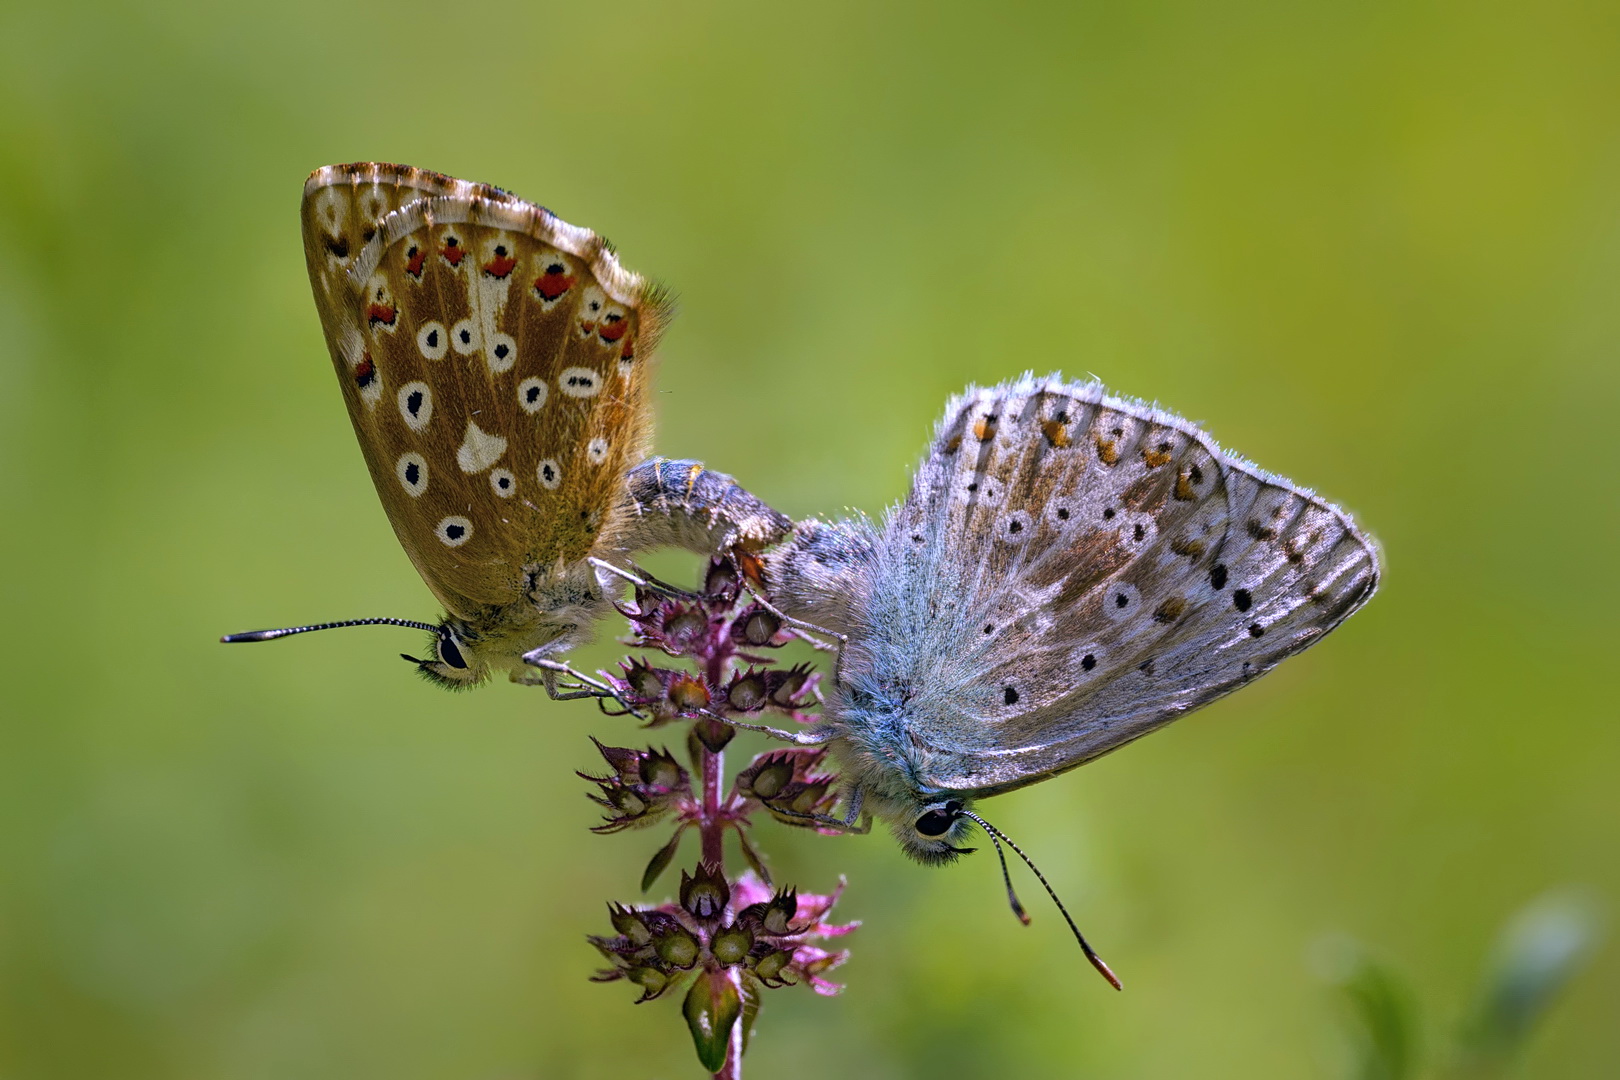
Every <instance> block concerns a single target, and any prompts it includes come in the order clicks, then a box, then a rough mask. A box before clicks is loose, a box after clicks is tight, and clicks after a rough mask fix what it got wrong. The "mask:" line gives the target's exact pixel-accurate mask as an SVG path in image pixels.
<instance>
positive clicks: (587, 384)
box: [557, 367, 602, 398]
mask: <svg viewBox="0 0 1620 1080" xmlns="http://www.w3.org/2000/svg"><path fill="white" fill-rule="evenodd" d="M557 388H558V389H559V390H561V391H562V392H563V393H565V394H567V395H568V396H569V397H571V398H588V397H595V396H596V395H597V394H600V393H601V392H602V377H601V376H600V375H598V374H597V373H596V372H594V371H592V370H591V369H590V368H585V367H570V368H563V371H562V374H561V375H559V376H557Z"/></svg>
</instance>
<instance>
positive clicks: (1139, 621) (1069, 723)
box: [867, 378, 1378, 794]
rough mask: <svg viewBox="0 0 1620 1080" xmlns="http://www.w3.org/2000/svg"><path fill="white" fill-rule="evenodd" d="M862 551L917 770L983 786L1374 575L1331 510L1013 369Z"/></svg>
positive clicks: (1334, 603) (967, 416)
mask: <svg viewBox="0 0 1620 1080" xmlns="http://www.w3.org/2000/svg"><path fill="white" fill-rule="evenodd" d="M879 560H880V562H879V569H878V571H877V572H876V573H875V574H873V575H872V576H871V579H870V580H871V582H872V584H873V589H872V597H871V604H870V607H869V610H868V612H867V614H868V622H869V624H871V625H876V624H878V623H881V622H883V621H888V623H889V624H890V625H891V626H894V627H899V626H908V625H909V626H911V627H914V628H915V631H914V634H913V636H912V637H911V644H910V645H908V646H905V647H895V646H891V645H887V644H886V645H885V646H883V647H882V648H881V649H880V650H879V652H880V655H879V661H880V663H879V666H880V668H883V667H887V668H893V669H895V670H899V671H902V672H904V677H905V678H906V679H907V680H909V684H910V688H909V694H910V701H909V705H908V709H907V714H908V723H907V735H908V737H909V740H910V742H911V744H912V748H913V753H912V755H911V756H912V757H913V759H914V761H915V763H916V771H917V777H918V779H919V780H920V781H921V782H922V783H923V784H924V785H927V786H931V787H936V788H940V789H945V790H952V791H967V792H977V793H983V794H988V793H992V792H995V791H1004V790H1009V789H1011V788H1015V787H1018V786H1021V785H1023V784H1027V783H1032V782H1034V781H1036V780H1039V779H1042V778H1044V777H1047V776H1050V775H1052V774H1054V773H1057V772H1061V771H1063V770H1064V769H1068V768H1072V767H1074V766H1076V765H1079V764H1082V763H1084V762H1086V761H1089V760H1091V759H1092V758H1095V757H1097V756H1099V755H1101V754H1104V753H1107V752H1108V751H1110V750H1113V749H1117V748H1118V747H1120V746H1122V745H1124V744H1125V743H1127V742H1129V741H1131V740H1132V739H1136V738H1139V737H1140V736H1142V735H1144V734H1146V733H1147V732H1149V731H1152V730H1154V729H1155V728H1157V727H1160V726H1162V725H1164V724H1166V723H1169V722H1170V721H1171V720H1174V719H1176V718H1177V717H1178V716H1181V715H1182V714H1184V713H1186V712H1188V711H1190V710H1192V709H1194V708H1197V707H1199V706H1200V705H1205V704H1208V703H1209V702H1210V701H1213V700H1215V699H1216V698H1218V697H1220V696H1222V695H1223V694H1226V693H1229V692H1231V691H1232V690H1234V689H1236V688H1237V687H1239V686H1241V685H1243V684H1244V683H1245V682H1248V681H1249V680H1251V679H1254V678H1256V677H1258V676H1260V675H1262V674H1264V673H1265V672H1266V671H1269V670H1270V669H1271V668H1272V667H1273V666H1275V665H1276V664H1277V663H1278V662H1279V661H1280V660H1282V659H1284V658H1285V657H1288V656H1291V655H1293V654H1294V653H1297V652H1299V651H1301V650H1302V649H1304V648H1306V647H1308V646H1309V645H1311V644H1312V643H1314V642H1315V641H1317V640H1319V639H1320V638H1321V636H1322V635H1323V634H1325V633H1327V632H1328V631H1329V630H1331V629H1332V628H1333V627H1335V626H1337V625H1338V624H1339V623H1340V622H1341V621H1343V620H1344V619H1345V618H1346V617H1348V616H1349V615H1350V614H1351V613H1352V612H1354V611H1355V610H1356V609H1357V608H1358V607H1360V606H1361V605H1362V604H1363V603H1365V602H1366V600H1367V598H1368V597H1369V596H1370V595H1371V594H1372V591H1373V589H1374V587H1375V585H1376V582H1377V574H1378V565H1377V556H1376V552H1375V549H1374V547H1373V545H1372V543H1371V541H1370V540H1369V539H1368V538H1367V537H1366V536H1364V535H1363V534H1362V533H1360V532H1359V531H1358V530H1357V529H1356V527H1355V525H1354V524H1353V523H1352V522H1351V521H1350V519H1349V518H1348V516H1346V515H1345V514H1344V512H1343V511H1341V510H1339V509H1338V508H1336V507H1334V506H1332V505H1331V504H1329V503H1327V502H1325V501H1323V500H1322V499H1320V498H1318V497H1317V496H1315V495H1313V494H1311V493H1310V492H1308V491H1304V490H1302V489H1300V488H1297V487H1295V486H1294V485H1292V484H1290V483H1288V482H1287V481H1285V480H1282V479H1280V478H1278V477H1274V476H1271V475H1269V474H1266V473H1264V472H1262V471H1260V470H1259V469H1257V468H1255V467H1254V466H1252V465H1249V464H1248V463H1246V462H1244V461H1242V460H1240V459H1238V458H1235V457H1233V456H1231V455H1228V454H1225V453H1223V452H1222V451H1221V450H1220V449H1219V448H1218V447H1217V446H1215V444H1214V443H1213V442H1212V441H1211V440H1210V439H1209V438H1208V436H1206V435H1205V434H1204V433H1203V432H1202V431H1200V430H1199V429H1198V428H1197V427H1195V426H1193V425H1192V424H1190V423H1188V422H1187V421H1185V420H1182V419H1181V418H1179V417H1176V416H1172V415H1170V414H1168V413H1164V412H1161V411H1158V410H1156V409H1152V408H1150V407H1148V406H1145V405H1142V404H1140V403H1137V402H1132V401H1126V400H1122V399H1117V398H1112V397H1109V396H1107V395H1106V393H1105V392H1104V391H1103V390H1102V388H1101V387H1098V386H1095V385H1082V384H1073V383H1062V382H1058V381H1052V380H1048V381H1043V382H1037V381H1034V380H1030V379H1027V378H1026V379H1025V380H1023V381H1021V382H1019V383H1015V384H1007V385H1003V386H999V387H996V388H993V389H990V390H977V391H970V392H969V393H968V394H966V395H964V396H963V397H961V398H959V399H957V400H956V401H954V402H953V403H952V404H951V406H950V407H949V408H948V410H947V413H946V417H945V419H944V420H943V421H942V423H941V425H940V428H939V431H938V434H937V436H936V440H935V444H934V446H933V448H932V450H931V452H930V454H929V456H928V458H927V460H926V461H925V462H924V465H923V467H922V468H921V469H920V470H919V472H918V475H917V478H916V481H915V484H914V486H913V489H912V492H911V495H910V497H909V498H908V499H907V500H906V502H905V504H904V505H903V506H902V507H900V508H899V509H898V510H897V511H896V512H895V514H894V515H893V516H892V517H891V519H890V521H889V522H888V524H887V526H886V528H885V531H884V535H883V540H882V543H881V544H880V551H879ZM908 582H909V583H911V584H910V585H909V586H908V585H907V584H906V583H908ZM919 582H920V583H924V584H923V587H921V588H918V587H916V583H919ZM891 583H892V584H891ZM883 637H884V638H885V639H886V640H887V639H892V640H894V641H895V642H896V643H898V642H899V641H900V640H902V639H901V638H900V637H898V636H896V635H895V634H893V633H892V632H891V633H887V634H885V635H883Z"/></svg>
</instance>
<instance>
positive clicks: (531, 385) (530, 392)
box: [517, 375, 551, 413]
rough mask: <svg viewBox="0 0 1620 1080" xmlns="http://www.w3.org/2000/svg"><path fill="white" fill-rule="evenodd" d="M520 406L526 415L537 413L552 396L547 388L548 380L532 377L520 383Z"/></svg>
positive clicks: (518, 390) (536, 376) (518, 391)
mask: <svg viewBox="0 0 1620 1080" xmlns="http://www.w3.org/2000/svg"><path fill="white" fill-rule="evenodd" d="M517 395H518V406H519V407H520V408H522V410H523V411H524V412H526V413H537V412H539V411H540V410H541V408H543V407H544V406H545V404H546V398H547V397H549V396H550V395H551V391H550V389H549V388H548V387H547V386H546V380H544V379H542V378H541V377H540V376H538V375H530V376H529V377H528V378H527V379H524V380H523V381H522V382H520V383H518V388H517Z"/></svg>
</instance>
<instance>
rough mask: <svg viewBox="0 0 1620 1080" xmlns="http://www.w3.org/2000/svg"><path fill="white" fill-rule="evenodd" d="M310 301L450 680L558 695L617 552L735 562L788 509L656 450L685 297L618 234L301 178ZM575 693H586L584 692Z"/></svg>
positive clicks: (428, 669) (521, 205) (345, 176)
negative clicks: (658, 279)
mask: <svg viewBox="0 0 1620 1080" xmlns="http://www.w3.org/2000/svg"><path fill="white" fill-rule="evenodd" d="M301 219H302V223H303V237H304V256H305V261H306V263H307V265H308V270H309V279H310V284H311V286H312V287H313V289H314V294H315V308H316V311H317V313H318V314H319V315H320V320H321V328H322V330H323V331H324V333H325V336H326V344H327V348H328V350H329V351H330V353H331V356H332V363H333V366H334V368H335V370H336V372H337V377H338V385H339V387H340V389H341V391H342V394H343V400H344V404H345V405H346V406H347V407H348V412H349V419H350V420H351V421H352V422H353V424H354V432H355V436H356V438H357V439H358V440H359V443H360V449H361V452H362V455H363V456H364V458H365V461H366V466H367V468H368V470H369V471H370V473H371V478H372V481H373V482H374V484H375V485H376V489H377V495H378V497H379V498H380V499H381V501H382V504H383V508H384V510H386V511H387V513H388V520H389V522H390V523H391V524H392V525H393V527H394V532H395V534H396V535H397V536H398V537H399V541H400V544H401V545H402V546H403V547H404V549H405V552H406V554H407V555H409V556H410V559H411V562H412V563H414V564H415V565H416V569H417V571H418V572H419V573H420V574H421V575H422V579H423V581H424V582H426V583H427V585H428V587H429V588H430V589H431V590H432V591H433V593H434V595H435V596H437V597H438V599H439V601H440V603H442V604H443V605H444V608H445V611H446V614H445V616H444V617H443V618H442V619H441V620H440V621H439V622H438V623H436V624H434V623H423V622H416V621H413V620H409V619H354V620H348V621H345V622H340V623H324V624H321V625H318V626H298V627H290V628H287V629H283V630H261V631H255V632H253V633H247V634H232V635H230V636H228V637H226V638H225V640H226V641H268V640H272V639H275V638H281V637H287V636H289V635H292V634H300V633H305V632H307V631H310V630H325V629H331V628H334V627H338V626H356V625H373V624H379V623H382V624H390V625H397V626H409V627H415V628H417V629H422V630H427V631H430V632H431V633H432V635H433V637H432V649H433V653H432V655H430V656H429V657H428V658H426V659H417V658H415V657H411V656H406V657H405V659H407V660H410V661H411V662H412V663H414V664H415V665H416V666H417V669H418V670H419V671H420V672H421V674H422V675H424V676H425V677H427V678H428V679H429V680H430V681H432V682H435V683H437V684H439V685H441V686H445V687H448V688H451V689H457V688H461V687H467V686H472V685H476V684H477V683H480V682H482V681H484V680H485V679H487V678H488V677H490V676H491V675H492V674H496V673H499V672H506V673H507V674H508V675H509V676H510V677H511V678H512V679H513V680H515V681H524V682H526V681H531V672H533V671H534V669H536V668H538V669H540V671H541V674H540V675H539V676H538V678H539V680H540V681H542V682H543V683H544V685H545V687H546V689H547V690H548V691H550V692H551V693H552V695H553V696H559V695H558V692H557V684H556V676H557V675H558V674H559V673H567V674H570V675H572V676H574V677H575V678H577V679H578V680H579V681H580V684H581V685H582V686H588V687H590V688H591V689H589V690H586V691H585V693H586V694H590V695H593V696H595V695H600V694H601V693H602V691H603V687H602V684H600V683H598V682H596V681H595V680H592V679H590V678H589V677H587V676H584V675H581V674H580V673H579V672H576V671H574V670H573V669H571V668H569V667H567V666H566V665H565V664H563V663H561V662H560V661H559V660H558V659H556V658H557V657H558V656H559V655H561V654H562V653H563V652H565V651H566V650H567V649H569V648H571V647H573V646H575V645H578V644H579V643H581V642H582V641H584V640H585V639H586V638H587V637H588V636H589V634H590V632H591V627H592V624H593V622H594V621H595V620H596V618H598V617H599V616H600V615H602V614H603V613H605V612H607V611H609V610H611V608H612V604H613V601H614V599H615V597H616V596H617V594H618V590H619V588H620V587H621V585H622V581H621V580H620V578H621V577H622V576H624V575H623V573H622V571H616V568H615V566H614V563H613V560H615V559H617V558H620V557H622V556H624V555H627V554H629V553H633V552H637V551H642V550H646V549H649V548H654V547H661V546H665V545H677V546H681V547H686V548H689V549H691V550H694V551H698V552H700V553H703V554H710V555H722V556H723V555H728V554H730V553H732V552H733V550H734V549H737V548H739V547H743V548H750V549H751V548H756V547H759V546H762V545H764V544H766V543H769V542H773V541H775V540H777V539H779V538H780V537H781V536H783V535H784V534H785V533H786V531H787V525H788V522H787V519H786V518H784V517H782V515H780V514H778V513H776V512H775V511H774V510H771V509H770V508H769V507H767V506H765V505H764V504H763V503H761V502H760V501H759V500H758V499H755V498H754V497H753V496H751V495H749V494H748V493H747V492H746V491H744V490H742V489H741V488H740V487H738V486H737V485H736V484H735V483H734V482H733V481H732V480H731V478H730V477H728V476H725V475H724V474H720V473H714V472H710V471H708V470H706V469H704V468H703V467H702V466H700V465H698V464H696V463H694V462H671V461H664V460H662V459H652V460H646V461H643V460H642V459H643V458H644V456H645V454H646V451H647V444H648V442H649V441H650V435H651V429H652V405H651V395H652V353H653V347H654V345H655V344H656V342H657V339H658V337H659V335H660V334H661V333H662V331H663V328H664V327H665V326H666V325H667V324H668V322H669V320H670V318H671V316H672V314H673V306H672V305H671V303H670V302H669V299H668V294H667V293H666V292H665V290H663V289H662V288H660V287H659V286H657V285H656V284H654V283H653V282H651V281H649V280H648V279H646V278H644V277H642V276H641V275H639V274H636V273H633V272H631V271H629V270H626V269H625V268H624V267H623V266H621V265H620V263H619V260H618V258H617V257H616V255H615V254H614V252H613V249H612V247H611V246H609V245H608V243H607V241H606V240H604V239H603V238H602V237H600V236H598V235H597V234H595V233H593V232H591V231H590V230H589V229H583V228H580V227H578V226H575V225H570V224H568V223H567V222H565V221H562V220H561V219H559V218H557V217H556V216H555V215H553V214H552V213H551V212H550V211H549V210H547V209H545V208H544V207H542V206H538V205H535V204H533V203H529V202H525V201H523V200H522V199H519V198H518V197H517V196H515V195H512V194H511V193H509V192H506V191H503V190H501V189H500V188H496V187H491V186H489V185H487V184H476V183H471V182H469V181H466V180H457V179H455V178H453V177H449V176H444V175H441V174H439V173H435V172H429V171H427V170H425V169H416V168H412V167H411V166H408V165H388V164H382V163H376V162H362V163H357V164H352V165H330V166H327V167H326V168H323V169H317V170H316V171H315V172H314V173H313V174H311V175H310V177H309V179H308V181H307V182H306V183H305V185H304V198H303V204H302V213H301ZM560 696H580V695H578V694H569V695H560Z"/></svg>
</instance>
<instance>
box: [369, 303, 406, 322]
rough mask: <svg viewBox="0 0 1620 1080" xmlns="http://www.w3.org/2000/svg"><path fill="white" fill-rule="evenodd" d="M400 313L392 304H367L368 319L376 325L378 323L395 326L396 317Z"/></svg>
mask: <svg viewBox="0 0 1620 1080" xmlns="http://www.w3.org/2000/svg"><path fill="white" fill-rule="evenodd" d="M398 314H399V313H398V312H397V311H396V310H395V309H394V307H393V305H392V304H368V305H367V306H366V321H367V322H369V323H371V324H372V325H374V326H375V325H376V324H377V323H383V324H384V325H387V326H393V325H394V319H395V318H396V317H397V316H398Z"/></svg>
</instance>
